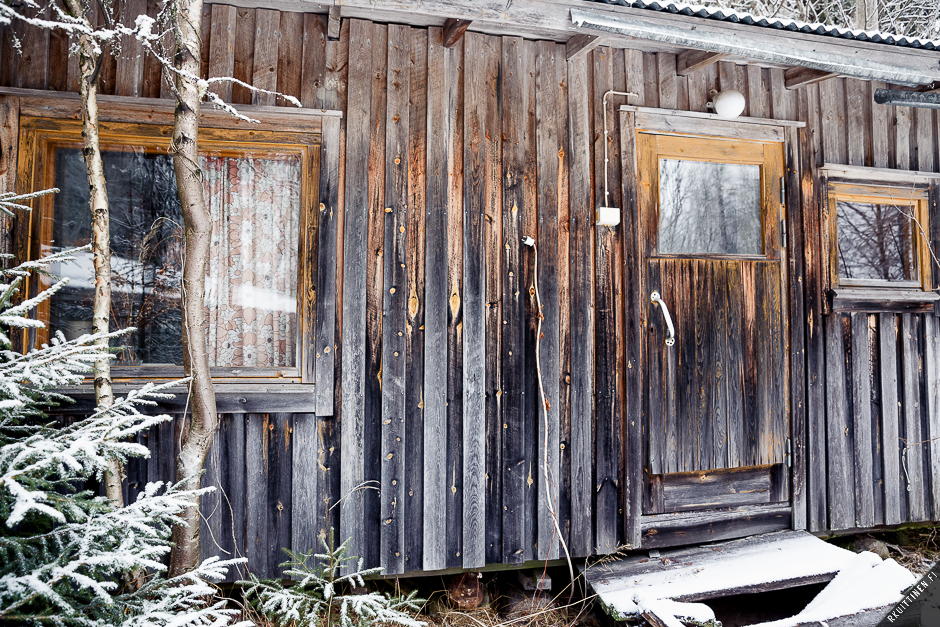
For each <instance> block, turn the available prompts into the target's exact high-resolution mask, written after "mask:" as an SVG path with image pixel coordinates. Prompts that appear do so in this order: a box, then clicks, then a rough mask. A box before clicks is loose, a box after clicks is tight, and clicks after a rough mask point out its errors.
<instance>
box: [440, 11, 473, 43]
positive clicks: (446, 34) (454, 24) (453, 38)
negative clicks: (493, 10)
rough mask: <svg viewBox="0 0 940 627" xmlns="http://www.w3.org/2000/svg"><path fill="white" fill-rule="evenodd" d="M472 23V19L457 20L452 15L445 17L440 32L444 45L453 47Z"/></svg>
mask: <svg viewBox="0 0 940 627" xmlns="http://www.w3.org/2000/svg"><path fill="white" fill-rule="evenodd" d="M472 23H473V21H472V20H458V19H455V18H452V17H450V18H447V21H446V22H444V31H443V33H442V34H441V37H442V38H443V41H444V47H445V48H453V47H454V46H455V45H456V44H457V42H458V41H460V39H461V38H462V37H463V34H464V33H465V32H467V29H468V28H470V24H472Z"/></svg>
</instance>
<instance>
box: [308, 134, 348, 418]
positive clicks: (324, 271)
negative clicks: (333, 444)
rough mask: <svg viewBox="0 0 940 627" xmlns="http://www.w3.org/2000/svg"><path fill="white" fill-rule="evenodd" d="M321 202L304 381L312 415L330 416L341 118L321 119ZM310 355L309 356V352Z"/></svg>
mask: <svg viewBox="0 0 940 627" xmlns="http://www.w3.org/2000/svg"><path fill="white" fill-rule="evenodd" d="M320 155H321V156H320V185H319V194H320V203H319V206H318V211H319V215H318V225H317V237H318V239H319V242H318V245H317V266H316V267H317V278H316V281H317V283H316V289H317V290H318V293H317V298H316V314H315V321H316V328H315V332H314V338H313V340H312V342H311V346H310V347H309V348H308V350H307V351H306V353H305V354H306V359H307V363H310V364H311V368H312V371H311V372H305V374H306V375H307V378H308V379H310V378H312V379H313V380H314V381H315V382H316V386H315V388H314V393H315V395H316V403H315V410H314V411H315V412H316V413H317V415H319V416H329V415H332V413H333V400H334V398H333V391H334V390H333V374H334V364H335V356H336V335H335V329H336V247H337V239H336V235H337V233H336V230H337V220H338V218H339V166H340V163H339V162H340V119H339V118H323V132H322V144H321V145H320ZM311 352H312V353H313V355H312V356H311V355H310V353H311ZM311 357H312V359H311Z"/></svg>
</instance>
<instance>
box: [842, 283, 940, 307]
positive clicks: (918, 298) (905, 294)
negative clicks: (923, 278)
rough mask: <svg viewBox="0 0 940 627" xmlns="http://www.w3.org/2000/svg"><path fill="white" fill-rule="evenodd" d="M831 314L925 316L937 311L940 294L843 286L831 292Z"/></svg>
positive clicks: (900, 289) (908, 289)
mask: <svg viewBox="0 0 940 627" xmlns="http://www.w3.org/2000/svg"><path fill="white" fill-rule="evenodd" d="M830 300H831V304H832V305H831V311H832V312H834V313H846V312H853V311H856V312H871V313H877V312H895V313H924V312H929V311H933V310H934V303H936V302H937V301H940V294H938V293H936V292H925V291H923V290H919V289H911V288H906V289H905V288H887V287H885V288H874V287H851V288H848V287H842V288H836V289H834V290H832V291H831V293H830Z"/></svg>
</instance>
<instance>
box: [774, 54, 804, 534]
mask: <svg viewBox="0 0 940 627" xmlns="http://www.w3.org/2000/svg"><path fill="white" fill-rule="evenodd" d="M777 77H779V79H778V78H777ZM782 78H783V73H782V72H780V73H779V74H777V73H775V72H774V71H773V70H772V71H771V85H773V87H774V89H773V90H772V91H771V93H772V94H774V100H773V109H774V116H775V117H784V118H786V119H791V116H793V115H795V113H796V112H795V104H796V94H788V95H787V96H785V97H779V96H777V94H776V89H777V81H778V80H782ZM784 91H786V90H784ZM784 151H785V154H784V168H785V176H786V185H785V189H786V198H785V200H786V204H785V206H784V210H785V213H786V220H787V234H788V237H787V242H786V247H787V255H786V257H785V258H786V259H787V262H788V268H787V270H788V273H789V274H788V282H787V284H788V287H789V298H788V299H787V300H788V302H789V305H790V309H789V316H788V318H789V319H788V323H789V329H788V331H789V336H788V340H789V348H790V352H789V362H790V429H789V433H788V435H789V436H790V438H791V440H792V446H791V453H792V471H791V473H790V475H791V490H790V493H791V499H792V501H793V519H792V523H793V528H794V529H806V527H807V516H808V513H807V478H806V473H807V466H806V451H807V442H806V427H807V425H806V335H805V325H804V312H805V306H806V305H805V303H806V301H805V296H804V291H803V288H804V286H805V284H806V281H805V278H806V268H805V265H804V263H805V261H804V257H803V255H802V254H801V253H802V251H803V250H804V247H805V243H804V242H805V240H804V233H803V213H802V212H803V207H802V205H801V203H800V195H801V190H800V178H799V177H800V165H801V163H800V140H799V136H798V132H797V130H796V129H795V128H790V129H788V130H787V131H786V143H785V145H784Z"/></svg>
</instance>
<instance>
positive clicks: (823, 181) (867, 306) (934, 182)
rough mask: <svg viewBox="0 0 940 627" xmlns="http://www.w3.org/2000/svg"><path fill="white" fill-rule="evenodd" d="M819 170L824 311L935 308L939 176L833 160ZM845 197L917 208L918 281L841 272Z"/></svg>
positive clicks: (937, 297) (937, 299) (938, 296)
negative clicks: (840, 209)
mask: <svg viewBox="0 0 940 627" xmlns="http://www.w3.org/2000/svg"><path fill="white" fill-rule="evenodd" d="M819 171H820V177H819V181H820V194H821V196H822V198H821V202H820V206H821V209H822V213H823V216H822V221H821V224H822V226H823V228H822V255H821V257H822V260H823V263H824V265H825V268H824V269H823V276H824V279H825V283H826V285H825V292H826V294H827V298H826V299H825V300H824V302H825V305H826V312H825V313H830V312H851V311H867V312H880V311H885V312H891V311H895V312H926V311H933V310H934V308H935V304H936V303H938V302H940V294H938V293H937V291H936V290H935V286H936V284H935V277H936V276H937V273H936V272H935V271H934V268H933V263H934V262H933V259H932V257H931V253H930V247H931V246H932V242H931V236H930V233H931V230H930V229H931V224H930V205H931V199H932V198H936V197H937V191H938V183H940V179H938V175H936V174H932V173H925V172H912V171H905V170H886V169H882V168H867V167H861V166H844V165H830V164H826V165H824V166H822V167H821V168H820V169H819ZM845 200H849V201H853V200H854V201H857V202H867V203H879V204H891V205H898V206H901V205H903V206H913V207H914V220H915V223H914V225H913V226H912V242H911V243H912V245H913V246H914V262H915V265H916V268H917V279H916V280H910V281H882V280H877V279H876V280H865V279H846V278H844V277H841V276H840V275H839V258H838V253H839V230H838V213H837V203H838V202H839V201H845Z"/></svg>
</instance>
